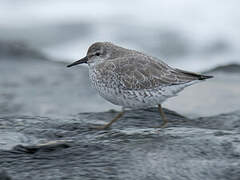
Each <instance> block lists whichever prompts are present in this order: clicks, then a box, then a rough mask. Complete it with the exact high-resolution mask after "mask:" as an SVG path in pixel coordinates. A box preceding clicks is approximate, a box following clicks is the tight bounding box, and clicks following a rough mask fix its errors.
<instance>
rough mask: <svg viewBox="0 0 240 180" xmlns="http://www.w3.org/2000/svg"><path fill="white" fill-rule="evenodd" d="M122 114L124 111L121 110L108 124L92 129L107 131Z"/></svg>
mask: <svg viewBox="0 0 240 180" xmlns="http://www.w3.org/2000/svg"><path fill="white" fill-rule="evenodd" d="M123 114H124V110H122V112H120V113H118V115H117V116H116V117H115V118H113V120H111V121H110V122H109V123H107V124H105V125H104V126H99V127H94V129H100V130H101V129H107V128H109V127H110V126H111V125H112V124H113V123H114V122H115V121H117V120H118V119H119V118H120V117H122V115H123Z"/></svg>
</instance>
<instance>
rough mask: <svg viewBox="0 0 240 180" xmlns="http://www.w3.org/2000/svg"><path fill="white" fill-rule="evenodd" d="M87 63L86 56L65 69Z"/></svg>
mask: <svg viewBox="0 0 240 180" xmlns="http://www.w3.org/2000/svg"><path fill="white" fill-rule="evenodd" d="M87 61H88V57H87V56H86V57H84V58H82V59H80V60H78V61H75V62H73V63H72V64H69V65H67V67H72V66H76V65H78V64H82V63H87Z"/></svg>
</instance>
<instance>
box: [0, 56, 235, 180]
mask: <svg viewBox="0 0 240 180" xmlns="http://www.w3.org/2000/svg"><path fill="white" fill-rule="evenodd" d="M37 57H39V55H38V56H37ZM37 57H36V58H21V59H17V58H16V57H11V58H9V57H8V58H5V57H1V60H0V63H1V66H0V71H1V77H0V87H1V91H0V96H1V98H0V107H1V108H0V179H1V180H2V179H13V180H14V179H17V180H21V179H36V180H43V179H44V180H47V179H49V180H50V179H51V180H55V179H84V180H85V179H86V180H88V179H89V180H90V179H130V180H131V179H133V180H135V179H142V180H144V179H150V180H151V179H152V180H155V179H161V180H169V179H178V180H186V179H196V180H202V179H212V180H214V179H218V180H239V178H240V111H239V108H236V109H235V110H234V111H232V112H220V113H218V114H216V115H212V116H204V117H200V116H199V117H194V118H190V117H189V116H186V115H180V114H178V113H176V112H174V111H170V110H167V109H164V111H165V112H166V117H167V119H168V120H169V124H168V126H167V128H164V129H159V128H152V127H153V126H158V125H159V124H160V123H161V118H160V115H159V113H158V111H157V108H150V109H145V110H143V109H142V110H141V109H140V110H128V111H127V112H126V114H125V115H124V116H123V118H121V119H120V120H119V121H117V122H116V123H114V124H113V126H112V127H111V128H110V129H108V130H101V131H99V130H95V129H92V127H93V126H96V125H103V124H105V123H107V122H109V121H110V120H111V119H112V118H113V117H114V116H115V115H116V113H117V112H116V111H106V109H110V108H111V107H114V106H112V105H111V104H108V103H107V102H105V100H103V99H102V98H101V97H99V96H98V95H97V94H96V92H95V91H94V90H92V89H91V88H90V85H89V81H88V74H87V69H86V68H85V67H82V66H79V67H78V68H73V69H72V70H71V71H69V70H66V69H65V64H63V63H55V62H50V61H46V60H44V61H43V60H41V59H38V58H37ZM222 68H223V69H224V67H221V69H222ZM227 68H229V67H227ZM235 71H237V70H236V68H235ZM214 73H215V72H212V74H213V75H217V76H218V78H219V79H221V81H226V82H228V85H229V86H231V85H232V84H236V83H235V82H234V81H233V82H232V84H231V83H230V82H229V80H228V79H224V78H226V77H228V72H226V71H222V70H218V71H217V73H216V74H214ZM219 74H221V75H219ZM235 74H236V77H235V79H234V78H233V80H235V81H236V82H237V80H239V78H238V75H237V74H238V73H235ZM232 76H233V75H232V73H231V77H232ZM223 77H224V78H223ZM208 83H209V85H211V83H213V85H214V81H209V82H208ZM222 84H224V83H222ZM222 84H221V83H219V84H218V86H217V87H218V91H214V92H218V93H215V94H218V95H219V94H220V95H221V87H223V86H222ZM234 87H235V89H237V87H236V86H234ZM230 89H231V87H230V88H229V94H231V95H229V96H227V95H226V94H227V93H226V92H225V94H224V93H222V94H223V95H224V96H221V97H223V98H228V99H230V100H231V98H232V101H225V102H226V103H225V104H224V103H221V102H223V101H224V99H220V100H219V101H218V98H215V99H214V97H215V96H214V93H213V94H212V95H211V98H213V99H214V101H216V102H215V104H216V106H212V107H211V108H212V109H209V112H210V111H214V110H215V109H216V108H217V104H218V105H219V106H220V105H221V104H223V105H225V106H226V107H229V106H230V105H231V106H237V105H238V103H239V101H240V100H238V101H237V98H238V97H239V96H237V95H238V94H237V93H238V91H236V90H235V89H234V92H233V93H231V92H230ZM232 89H233V88H232ZM212 90H213V89H212ZM202 93H204V91H202ZM196 96H198V95H196ZM211 98H209V99H211ZM192 101H194V99H192ZM206 101H207V99H206V100H202V101H200V102H199V103H202V104H204V103H205V102H206ZM178 102H179V103H180V104H181V100H179V101H178ZM227 102H234V103H236V104H228V103H227ZM196 107H198V106H196ZM237 107H239V106H237ZM96 109H98V110H99V109H100V111H101V112H96ZM195 109H196V111H198V110H199V109H197V108H195ZM222 109H223V108H222ZM216 112H217V111H216ZM187 117H188V118H187Z"/></svg>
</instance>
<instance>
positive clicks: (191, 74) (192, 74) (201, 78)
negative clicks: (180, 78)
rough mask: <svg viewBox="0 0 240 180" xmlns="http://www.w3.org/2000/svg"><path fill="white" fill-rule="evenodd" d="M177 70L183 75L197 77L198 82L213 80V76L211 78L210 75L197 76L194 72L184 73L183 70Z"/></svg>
mask: <svg viewBox="0 0 240 180" xmlns="http://www.w3.org/2000/svg"><path fill="white" fill-rule="evenodd" d="M176 70H177V71H179V72H181V73H183V74H186V75H189V76H192V77H195V78H197V79H198V80H205V79H209V78H213V76H209V75H203V74H197V73H194V72H189V71H184V70H181V69H176Z"/></svg>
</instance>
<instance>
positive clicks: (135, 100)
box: [89, 71, 193, 108]
mask: <svg viewBox="0 0 240 180" xmlns="http://www.w3.org/2000/svg"><path fill="white" fill-rule="evenodd" d="M89 75H90V80H91V84H92V86H93V87H94V88H95V89H96V90H97V91H98V93H99V94H100V96H102V97H103V98H105V99H106V100H108V101H110V102H111V103H113V104H116V105H119V106H123V107H128V108H145V107H152V106H155V105H157V104H162V103H163V102H164V101H165V100H166V99H168V98H170V97H173V96H176V95H177V93H178V92H180V91H181V90H183V89H184V88H185V87H186V86H189V85H191V84H193V83H192V82H191V83H186V84H180V85H174V86H165V87H156V88H154V89H142V90H126V89H121V88H118V86H117V83H114V82H112V81H111V82H109V81H108V82H106V83H108V84H106V83H105V82H103V81H102V79H99V77H98V76H97V74H96V73H95V72H94V71H90V73H89ZM109 83H110V84H109Z"/></svg>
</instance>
